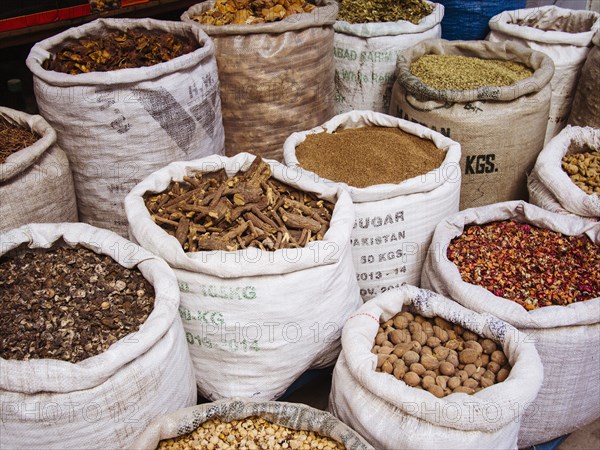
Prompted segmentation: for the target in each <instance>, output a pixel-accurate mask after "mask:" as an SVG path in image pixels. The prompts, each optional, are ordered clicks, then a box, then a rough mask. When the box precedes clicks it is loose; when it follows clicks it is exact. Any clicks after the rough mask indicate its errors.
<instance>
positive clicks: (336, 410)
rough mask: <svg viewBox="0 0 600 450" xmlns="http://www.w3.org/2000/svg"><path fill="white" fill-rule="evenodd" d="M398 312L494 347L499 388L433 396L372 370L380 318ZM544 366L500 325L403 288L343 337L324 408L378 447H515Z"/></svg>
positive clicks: (356, 317)
mask: <svg viewBox="0 0 600 450" xmlns="http://www.w3.org/2000/svg"><path fill="white" fill-rule="evenodd" d="M403 307H404V308H406V307H412V308H414V310H415V311H416V312H417V313H418V314H421V315H423V316H425V317H435V316H437V317H442V318H444V319H446V320H448V321H450V322H453V323H456V324H459V325H461V326H462V327H464V328H465V329H466V330H470V331H473V332H475V333H477V334H479V335H480V336H484V337H486V338H489V339H492V340H494V341H496V342H498V343H499V344H501V346H502V348H503V350H504V353H505V354H506V356H507V357H508V360H509V362H510V364H511V365H512V370H511V372H510V375H509V377H508V378H507V379H506V380H505V381H504V382H502V383H498V384H495V385H492V386H490V387H488V388H485V389H482V390H481V391H479V392H477V393H475V394H473V395H468V394H462V393H461V394H458V393H457V394H450V395H448V396H446V397H444V398H437V397H435V396H434V395H433V394H431V393H429V392H427V391H424V390H418V389H415V388H413V387H410V386H408V385H407V384H406V383H404V381H399V380H397V379H396V378H395V377H394V376H392V375H389V374H386V373H381V372H379V373H378V372H375V368H376V366H377V355H375V354H373V353H372V352H371V349H372V348H373V343H374V341H375V335H376V334H377V330H378V328H379V320H380V319H383V320H388V319H390V318H391V317H393V316H394V315H396V314H397V313H398V312H400V311H401V310H403ZM542 379H543V368H542V364H541V362H540V358H539V356H538V354H537V351H536V350H535V346H534V344H533V343H532V342H527V340H526V339H525V336H524V335H523V334H522V333H519V332H518V331H517V330H516V329H515V328H513V327H511V326H510V325H508V324H507V323H505V322H503V321H501V320H498V319H497V318H495V317H493V316H491V315H488V314H476V313H474V312H473V311H470V310H468V309H465V308H463V307H462V306H460V305H458V304H457V303H455V302H453V301H451V300H449V299H447V298H444V297H442V296H440V295H438V294H435V293H433V292H430V291H427V290H424V289H419V288H417V287H414V286H410V285H405V286H403V287H402V288H400V289H398V290H395V291H390V292H387V293H385V294H383V295H380V296H378V297H375V298H374V299H372V300H370V301H369V302H367V303H365V304H364V305H363V306H362V307H361V308H360V309H359V310H358V311H357V312H356V313H354V314H353V315H352V316H351V317H350V319H348V323H347V324H346V326H345V327H344V331H343V333H342V353H341V354H340V358H339V359H338V362H337V364H336V366H335V370H334V373H333V384H332V388H331V394H330V397H329V408H330V410H331V411H332V412H333V414H334V415H335V416H336V417H338V418H339V419H341V420H342V421H343V422H344V423H346V424H348V425H349V426H350V427H352V428H353V429H355V430H356V431H357V432H358V433H360V434H361V435H362V436H363V437H364V438H365V439H366V440H367V441H368V442H369V443H370V444H372V445H373V446H374V447H375V448H377V449H381V450H383V449H390V450H392V449H393V450H395V449H400V448H410V449H424V450H425V449H427V450H429V449H435V448H443V449H461V450H463V449H484V448H489V449H504V448H516V446H517V434H518V431H519V422H520V415H519V408H522V407H523V405H527V404H529V403H530V402H532V401H533V399H534V398H535V396H536V395H537V393H538V391H539V389H540V386H541V384H542Z"/></svg>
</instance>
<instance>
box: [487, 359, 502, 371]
mask: <svg viewBox="0 0 600 450" xmlns="http://www.w3.org/2000/svg"><path fill="white" fill-rule="evenodd" d="M487 368H488V370H489V371H491V372H494V373H498V372H499V371H500V369H501V367H500V364H498V363H497V362H494V361H490V362H489V363H488V365H487Z"/></svg>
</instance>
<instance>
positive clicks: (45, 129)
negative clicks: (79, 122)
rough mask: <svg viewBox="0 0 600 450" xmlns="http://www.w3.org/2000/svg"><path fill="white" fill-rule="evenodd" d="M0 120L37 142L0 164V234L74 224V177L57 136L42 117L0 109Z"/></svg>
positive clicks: (75, 220)
mask: <svg viewBox="0 0 600 450" xmlns="http://www.w3.org/2000/svg"><path fill="white" fill-rule="evenodd" d="M0 116H1V117H3V118H4V119H6V120H8V121H10V122H12V123H15V124H16V125H20V126H23V127H25V128H27V129H29V130H31V131H33V132H34V133H35V134H37V135H38V136H39V137H40V139H39V140H37V141H36V142H35V143H34V144H33V145H31V146H29V147H27V148H24V149H22V150H19V151H18V152H16V153H13V154H12V155H10V156H9V157H8V158H7V159H6V161H5V162H4V163H2V164H0V232H2V231H8V230H10V229H12V228H17V227H19V226H21V225H25V224H26V223H33V222H77V204H76V202H75V190H74V188H73V175H72V174H71V167H70V165H69V160H68V159H67V155H65V152H63V151H62V149H61V148H60V147H59V146H58V144H57V143H56V132H55V131H54V129H52V127H51V126H50V125H48V122H46V121H45V120H44V119H43V118H42V117H41V116H31V115H29V114H26V113H24V112H21V111H15V110H14V109H9V108H4V107H1V106H0Z"/></svg>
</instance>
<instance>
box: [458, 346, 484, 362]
mask: <svg viewBox="0 0 600 450" xmlns="http://www.w3.org/2000/svg"><path fill="white" fill-rule="evenodd" d="M478 356H479V355H478V353H477V351H476V350H473V349H472V348H466V349H464V350H463V351H461V352H460V353H459V354H458V360H459V361H460V362H461V363H462V364H473V363H474V362H475V361H476V360H477V357H478Z"/></svg>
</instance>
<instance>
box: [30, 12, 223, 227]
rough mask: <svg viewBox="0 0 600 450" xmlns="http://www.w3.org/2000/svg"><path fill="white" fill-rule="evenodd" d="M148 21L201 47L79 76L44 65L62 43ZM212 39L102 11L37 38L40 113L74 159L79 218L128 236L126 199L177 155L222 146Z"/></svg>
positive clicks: (193, 30) (179, 26) (34, 66)
mask: <svg viewBox="0 0 600 450" xmlns="http://www.w3.org/2000/svg"><path fill="white" fill-rule="evenodd" d="M130 28H144V29H148V30H162V31H167V32H171V33H176V34H184V35H188V36H190V37H192V39H194V40H195V41H196V42H198V43H199V44H200V46H201V47H200V48H199V49H197V50H196V51H194V52H192V53H189V54H187V55H182V56H180V57H178V58H175V59H172V60H171V61H167V62H164V63H161V64H156V65H154V66H149V67H140V68H135V69H122V70H114V71H109V72H90V73H83V74H77V75H70V74H66V73H60V72H54V71H50V70H45V69H44V68H43V67H42V63H43V62H44V61H45V60H46V59H48V58H49V57H50V56H51V54H53V53H54V52H56V51H57V50H58V49H59V48H61V46H62V45H63V44H64V43H65V41H67V40H70V39H78V38H81V37H84V36H91V37H93V36H98V35H102V34H104V33H106V32H108V31H115V30H127V29H130ZM213 53H214V46H213V43H212V41H211V40H210V39H209V38H208V36H207V35H206V34H205V33H204V32H203V31H202V30H200V29H199V28H197V27H191V26H189V25H187V24H183V23H180V22H166V21H158V20H153V19H98V20H96V21H94V22H91V23H88V24H85V25H81V26H79V27H76V28H70V29H68V30H67V31H64V32H62V33H60V34H57V35H56V36H52V37H50V38H48V39H46V40H44V41H41V42H38V43H37V44H36V45H34V47H33V48H32V49H31V52H30V54H29V56H28V58H27V67H29V69H30V70H31V72H33V82H34V89H35V96H36V99H37V103H38V106H39V109H40V113H41V114H42V115H43V116H44V118H45V119H46V120H47V121H48V122H49V123H50V124H51V125H52V127H53V128H54V129H55V130H56V133H57V135H58V143H59V145H60V146H61V148H63V149H64V150H65V152H66V153H67V155H68V157H69V161H70V162H71V167H72V170H73V178H74V182H75V191H76V192H77V202H78V204H77V206H78V209H79V218H80V219H81V220H82V221H83V222H88V223H90V224H92V225H95V226H98V227H101V228H106V229H109V230H112V231H115V232H117V233H119V234H121V235H122V236H127V220H126V218H125V209H124V207H123V199H124V198H125V195H126V194H127V193H128V192H129V190H130V189H131V188H132V187H133V186H135V185H136V184H137V183H139V182H140V181H141V180H142V179H143V178H144V177H145V176H147V175H148V174H150V173H152V172H153V171H155V170H157V169H159V168H161V167H163V166H165V165H166V164H168V163H170V162H171V161H177V160H190V159H195V158H200V157H202V156H206V155H211V154H214V153H217V154H220V153H222V152H223V141H224V137H223V125H222V121H221V107H220V100H219V82H218V76H217V64H216V61H215V58H214V54H213Z"/></svg>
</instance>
